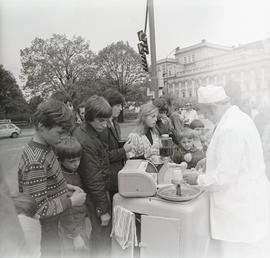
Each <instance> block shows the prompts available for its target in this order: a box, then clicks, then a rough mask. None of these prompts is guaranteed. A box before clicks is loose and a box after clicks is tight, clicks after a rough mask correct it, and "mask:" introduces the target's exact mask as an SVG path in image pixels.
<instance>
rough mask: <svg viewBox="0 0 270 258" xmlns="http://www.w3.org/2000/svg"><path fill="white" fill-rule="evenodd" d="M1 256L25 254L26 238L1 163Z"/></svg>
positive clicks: (5, 257)
mask: <svg viewBox="0 0 270 258" xmlns="http://www.w3.org/2000/svg"><path fill="white" fill-rule="evenodd" d="M0 207H1V209H0V257H1V258H11V257H12V258H17V257H21V256H23V255H24V254H25V239H24V234H23V231H22V227H21V225H20V223H19V220H18V217H17V213H16V210H15V207H14V204H13V201H12V199H11V198H10V195H9V189H8V187H7V184H6V182H5V180H4V178H3V174H2V169H1V164H0Z"/></svg>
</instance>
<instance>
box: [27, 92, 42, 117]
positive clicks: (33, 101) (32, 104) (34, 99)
mask: <svg viewBox="0 0 270 258" xmlns="http://www.w3.org/2000/svg"><path fill="white" fill-rule="evenodd" d="M42 101H43V98H42V97H41V96H34V97H32V98H31V99H30V100H29V108H30V110H31V112H32V113H34V112H35V111H36V110H37V107H38V105H39V104H40V103H41V102H42Z"/></svg>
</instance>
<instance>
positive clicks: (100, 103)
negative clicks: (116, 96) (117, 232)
mask: <svg viewBox="0 0 270 258" xmlns="http://www.w3.org/2000/svg"><path fill="white" fill-rule="evenodd" d="M111 115H112V109H111V106H110V104H109V103H108V102H107V101H106V100H105V99H104V98H103V97H100V96H96V95H94V96H92V97H90V98H89V99H88V100H87V102H86V105H85V121H84V122H83V123H82V124H81V125H80V126H79V127H77V128H76V129H75V131H74V132H73V135H74V136H75V137H76V138H77V139H78V141H79V142H80V144H81V146H82V148H83V154H82V158H81V163H80V166H79V168H78V173H79V175H80V177H81V180H82V185H83V189H84V190H85V192H86V194H87V208H88V212H89V216H90V220H91V225H92V231H91V237H90V240H91V241H90V244H91V247H90V250H91V254H92V256H93V257H99V255H101V257H107V256H109V253H110V250H109V249H110V248H109V247H110V242H111V241H110V229H111V227H110V220H111V215H110V210H111V207H110V200H109V198H108V197H109V196H108V190H109V189H110V170H109V156H108V153H107V149H106V145H105V144H104V143H103V142H102V141H101V140H100V138H99V133H101V132H102V131H103V130H104V129H105V128H106V126H107V119H108V118H110V117H111Z"/></svg>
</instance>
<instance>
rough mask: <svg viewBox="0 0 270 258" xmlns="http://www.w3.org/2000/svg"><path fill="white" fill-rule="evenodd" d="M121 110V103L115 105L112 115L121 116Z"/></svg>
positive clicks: (114, 116)
mask: <svg viewBox="0 0 270 258" xmlns="http://www.w3.org/2000/svg"><path fill="white" fill-rule="evenodd" d="M121 110H122V105H121V104H116V105H113V106H112V117H113V118H116V117H119V115H120V112H121Z"/></svg>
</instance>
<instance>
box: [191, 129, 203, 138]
mask: <svg viewBox="0 0 270 258" xmlns="http://www.w3.org/2000/svg"><path fill="white" fill-rule="evenodd" d="M202 131H203V128H202V127H197V128H194V129H193V132H194V134H195V135H196V136H199V135H202Z"/></svg>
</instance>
